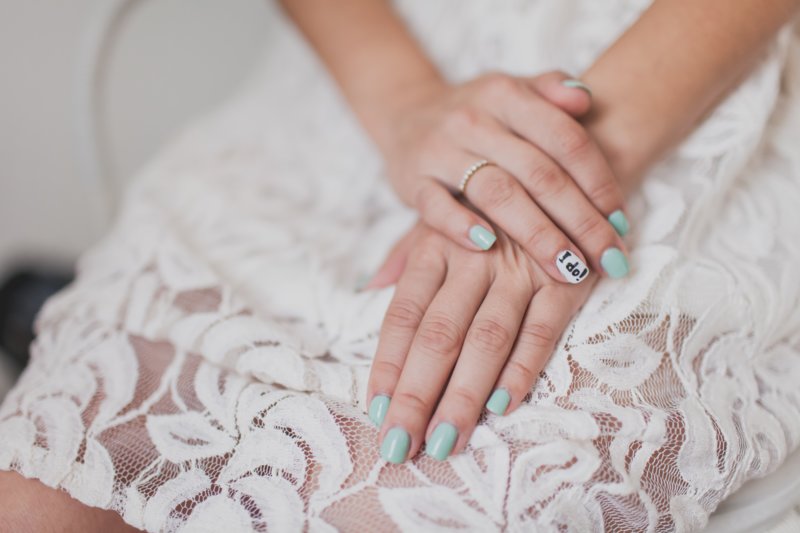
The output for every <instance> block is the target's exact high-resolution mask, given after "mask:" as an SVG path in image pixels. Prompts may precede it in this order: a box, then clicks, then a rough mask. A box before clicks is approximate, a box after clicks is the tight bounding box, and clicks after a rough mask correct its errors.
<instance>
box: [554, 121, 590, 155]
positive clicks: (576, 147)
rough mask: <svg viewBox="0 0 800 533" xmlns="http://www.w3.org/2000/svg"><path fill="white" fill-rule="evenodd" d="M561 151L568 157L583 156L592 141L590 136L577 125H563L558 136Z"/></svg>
mask: <svg viewBox="0 0 800 533" xmlns="http://www.w3.org/2000/svg"><path fill="white" fill-rule="evenodd" d="M558 138H559V142H560V147H561V151H562V152H563V153H564V155H565V156H566V157H567V158H569V159H576V158H579V157H581V156H583V155H584V154H585V153H586V151H587V150H588V149H589V146H590V145H591V143H592V139H591V137H589V134H588V133H586V131H585V130H584V129H583V128H581V127H580V126H578V125H573V124H569V125H567V126H565V127H564V128H563V129H562V130H561V132H560V134H559V136H558Z"/></svg>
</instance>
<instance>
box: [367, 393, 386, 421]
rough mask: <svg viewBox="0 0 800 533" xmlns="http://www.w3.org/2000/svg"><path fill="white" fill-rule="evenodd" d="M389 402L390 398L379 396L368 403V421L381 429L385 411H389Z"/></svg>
mask: <svg viewBox="0 0 800 533" xmlns="http://www.w3.org/2000/svg"><path fill="white" fill-rule="evenodd" d="M389 401H390V398H389V397H388V396H384V395H382V394H379V395H378V396H375V397H374V398H373V399H372V401H371V402H370V403H369V419H370V420H372V423H373V424H375V425H376V426H378V427H381V424H383V419H384V417H385V416H386V411H388V410H389Z"/></svg>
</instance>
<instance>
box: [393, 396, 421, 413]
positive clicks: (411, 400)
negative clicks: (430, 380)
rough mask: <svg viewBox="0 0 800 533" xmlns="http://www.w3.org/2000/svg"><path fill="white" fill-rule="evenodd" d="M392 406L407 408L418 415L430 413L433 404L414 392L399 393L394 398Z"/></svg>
mask: <svg viewBox="0 0 800 533" xmlns="http://www.w3.org/2000/svg"><path fill="white" fill-rule="evenodd" d="M392 404H393V405H400V406H405V407H407V408H408V409H409V410H411V411H413V412H417V413H423V414H424V413H428V412H430V410H431V402H430V401H428V400H426V399H425V398H423V397H422V395H420V394H419V393H417V392H414V391H407V390H404V391H399V392H397V393H395V395H394V396H392Z"/></svg>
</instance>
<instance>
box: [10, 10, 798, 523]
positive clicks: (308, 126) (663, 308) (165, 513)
mask: <svg viewBox="0 0 800 533" xmlns="http://www.w3.org/2000/svg"><path fill="white" fill-rule="evenodd" d="M644 7H646V2H642V1H638V2H637V1H621V0H614V1H608V2H602V3H600V2H589V1H588V0H564V1H560V2H541V1H534V0H512V1H509V2H504V3H495V2H492V3H489V2H481V1H478V0H437V1H436V2H418V1H415V0H403V1H402V2H398V9H399V10H400V11H401V13H402V14H403V15H404V16H405V17H406V18H407V20H408V21H409V24H410V26H411V27H412V29H413V30H414V31H415V32H416V33H417V34H418V35H419V37H420V39H421V41H423V43H424V44H425V46H426V47H427V48H428V49H429V51H430V53H431V54H432V57H434V58H435V60H436V61H437V62H438V63H439V64H440V65H442V67H443V69H444V70H445V72H446V73H447V75H448V76H450V77H452V78H453V79H464V78H468V77H470V76H473V75H475V74H478V73H480V72H483V71H486V70H490V69H494V70H503V71H507V72H512V73H526V72H535V71H540V70H544V69H549V68H562V69H566V70H572V71H575V72H579V71H580V70H582V69H583V68H585V67H586V66H587V65H589V64H590V63H591V61H592V60H593V59H594V58H595V57H596V56H597V55H598V54H599V53H600V52H601V51H602V49H603V48H604V47H605V46H606V45H608V44H609V43H610V42H612V41H613V40H614V39H615V38H616V36H618V35H619V33H621V32H622V31H623V30H624V28H625V27H626V26H627V25H628V24H630V23H632V22H633V21H634V20H635V19H636V17H637V16H638V15H639V13H640V12H641V10H642V9H643V8H644ZM273 30H274V31H273V32H272V33H271V39H272V41H273V42H272V43H271V46H270V52H269V53H268V54H267V57H266V58H265V61H264V64H263V66H262V68H261V69H260V70H259V72H258V73H257V74H256V75H255V76H254V77H253V79H252V80H251V82H250V83H249V84H248V85H247V87H246V88H245V89H244V90H242V91H241V92H240V93H239V94H237V95H236V97H235V98H233V99H232V101H231V102H230V103H229V104H228V105H226V106H225V107H224V108H223V109H220V110H219V111H217V112H216V113H214V114H212V115H210V116H208V117H206V118H205V119H203V120H202V121H199V122H198V123H196V124H194V125H193V126H192V127H191V128H189V129H188V130H187V131H186V133H185V134H184V135H183V136H182V137H181V138H180V139H179V140H178V141H176V142H175V143H174V144H173V145H172V146H170V147H168V149H166V150H165V152H164V153H163V154H162V155H161V156H160V157H159V158H158V159H156V160H155V161H154V162H153V163H152V164H151V165H150V166H149V167H148V168H147V169H145V170H144V172H143V173H142V176H140V178H139V180H137V182H136V183H135V184H134V186H133V187H132V188H131V189H130V191H129V192H128V195H127V198H126V202H125V206H124V209H123V211H122V213H121V215H120V218H119V220H118V221H117V223H116V225H115V227H114V228H113V229H112V230H111V231H110V233H109V235H108V236H107V238H106V239H105V240H104V241H103V242H101V243H99V244H98V245H97V246H96V247H95V248H94V249H93V250H91V251H90V252H88V253H87V254H86V255H85V256H84V257H83V258H82V260H81V262H80V265H79V267H80V268H79V270H80V275H79V277H78V279H77V281H76V282H75V283H74V284H73V285H72V286H71V287H69V288H68V289H67V290H65V291H63V292H62V293H61V294H59V295H58V296H57V297H55V298H53V299H51V300H50V301H49V302H48V304H47V305H46V307H45V309H44V311H43V312H42V314H41V316H40V317H39V321H38V331H39V336H38V340H37V341H36V343H35V346H34V358H33V361H32V363H31V365H30V367H29V368H28V370H27V371H26V372H25V374H24V376H23V378H22V379H21V381H20V382H19V383H18V384H17V386H16V388H15V390H14V391H13V392H12V393H11V394H10V395H9V396H8V398H7V399H6V401H5V403H4V404H3V406H2V408H0V469H12V470H16V471H18V472H20V473H22V474H23V475H25V476H28V477H35V478H39V479H41V480H42V481H43V482H44V483H46V484H47V485H49V486H52V487H59V488H61V489H63V490H66V491H67V492H68V493H69V494H71V495H72V496H73V497H75V498H77V499H79V500H81V501H83V502H85V503H87V504H89V505H92V506H98V507H104V508H110V509H114V510H115V511H117V512H119V513H120V514H121V515H122V516H123V517H124V519H125V520H126V521H127V522H129V523H130V524H132V525H134V526H136V527H139V528H143V529H147V530H149V531H179V530H182V531H206V530H207V531H219V530H223V529H224V530H226V531H266V530H273V531H296V530H301V529H308V530H310V531H335V530H343V531H364V530H367V531H373V530H382V531H391V530H403V531H406V530H409V531H410V530H420V531H439V530H450V529H460V530H469V531H494V530H508V531H533V530H536V531H581V532H583V531H602V530H608V531H623V530H625V531H664V532H666V531H673V530H677V531H696V530H698V529H700V528H701V527H702V526H703V525H704V524H705V522H706V520H707V517H708V515H709V513H710V512H711V511H713V509H714V508H715V507H716V506H717V505H718V504H719V502H720V501H721V500H722V499H723V498H724V497H725V496H726V495H728V494H730V493H731V492H732V491H734V490H736V488H737V487H739V486H740V485H741V484H742V483H744V482H745V481H746V480H748V479H751V478H753V477H757V476H761V475H764V474H766V473H768V472H770V471H771V470H774V469H775V468H777V467H778V466H779V465H780V463H781V462H782V460H783V459H784V458H785V457H786V456H787V454H788V453H789V452H791V451H792V450H793V449H795V448H797V446H798V443H800V389H798V387H797V383H800V306H798V305H797V304H798V301H800V277H798V276H797V272H796V265H797V264H800V248H799V247H798V244H797V243H798V242H800V218H798V217H800V214H798V210H797V205H800V179H798V176H800V156H798V154H796V149H795V147H794V146H792V140H793V139H796V131H794V132H793V131H792V129H791V128H792V126H794V127H795V128H796V127H797V125H798V124H800V110H799V109H798V104H797V103H795V104H792V101H791V99H790V96H792V95H795V96H796V95H797V94H798V92H797V88H798V87H800V74H798V72H796V71H795V70H793V69H792V68H790V65H791V64H792V62H791V61H790V60H789V59H787V56H788V55H790V54H794V55H793V57H794V58H795V60H796V59H798V58H800V55H797V54H798V50H800V44H799V43H798V40H797V38H796V37H794V35H793V34H792V33H791V32H790V31H788V30H787V31H786V32H784V33H783V34H782V35H781V36H780V38H779V39H778V40H777V42H776V43H775V45H774V46H773V47H772V49H771V50H770V52H769V53H768V54H767V55H766V56H765V58H764V59H763V61H762V63H761V64H760V66H759V67H758V69H757V70H756V71H755V72H754V73H753V74H752V76H751V77H750V78H749V79H748V80H747V81H746V82H744V83H743V84H742V85H741V86H740V87H739V89H738V90H737V91H736V92H735V93H733V94H732V95H731V96H730V97H729V98H728V99H727V100H726V101H725V102H724V103H723V104H722V105H721V106H720V107H719V108H718V109H717V110H716V112H715V113H714V114H713V115H712V116H711V117H710V118H709V119H708V120H707V121H706V122H705V123H704V124H703V125H702V126H701V127H700V128H699V129H698V130H697V131H696V132H695V133H694V134H693V135H692V136H691V138H689V139H688V140H687V141H686V142H685V143H684V144H683V145H682V146H681V147H680V148H679V149H678V150H677V151H676V153H675V154H674V155H673V156H671V157H670V158H669V159H668V160H667V161H664V162H663V163H662V164H660V165H659V166H658V167H657V168H655V169H654V170H653V171H652V172H651V175H650V176H649V177H648V180H647V182H646V184H645V185H644V187H643V189H642V191H641V193H640V194H639V195H638V196H637V197H636V198H635V199H634V201H633V204H632V207H631V211H632V214H633V217H632V218H633V220H634V222H635V224H634V232H633V234H632V236H631V238H632V249H633V254H632V264H633V265H634V271H633V273H632V276H631V278H630V279H629V280H626V281H622V282H619V281H611V280H604V281H603V282H602V283H600V284H599V285H598V287H597V289H596V291H595V292H594V294H593V295H592V297H591V299H590V300H589V301H588V303H587V304H586V305H585V306H584V308H583V309H582V311H581V312H580V313H579V315H578V316H577V317H576V319H575V320H574V321H573V323H572V324H571V326H570V328H569V329H568V331H567V332H566V333H565V335H564V337H563V338H562V340H561V342H560V343H559V346H558V349H557V350H556V352H555V353H554V355H553V357H552V359H551V361H550V363H549V364H548V366H547V367H546V369H545V370H544V372H543V373H542V376H541V379H540V381H539V382H538V383H537V384H536V386H535V388H534V390H533V391H532V392H531V396H530V401H528V402H526V403H525V404H523V406H521V407H520V408H519V409H518V410H517V411H515V412H514V413H512V414H510V415H509V416H505V417H497V416H494V415H489V416H486V417H485V419H483V420H482V422H481V424H480V425H479V427H478V429H477V430H476V431H475V433H474V435H473V437H472V439H471V441H470V445H469V447H468V449H467V450H466V452H465V453H462V454H460V455H458V456H456V457H452V458H450V459H449V460H448V461H446V462H437V461H434V460H432V459H430V458H428V457H426V456H424V455H422V456H418V457H416V458H415V459H414V460H412V461H409V462H407V463H406V464H404V465H389V464H387V463H385V462H383V461H382V460H380V458H379V456H378V452H377V445H376V442H375V439H376V430H375V428H374V427H372V425H371V424H370V422H369V420H368V419H367V417H366V415H365V413H364V394H365V385H366V378H367V375H368V371H369V365H370V361H371V358H372V355H373V352H374V349H375V346H376V340H377V333H378V329H379V326H380V321H381V318H382V314H383V311H384V310H385V308H386V306H387V304H388V301H389V299H390V297H391V289H387V290H384V291H377V292H372V293H358V292H356V291H354V289H353V287H354V286H355V284H356V280H357V279H358V278H359V276H360V275H363V274H365V273H368V272H370V271H372V270H373V269H375V268H376V267H377V265H378V264H379V263H380V260H381V259H382V257H383V256H384V254H385V253H386V251H387V250H388V248H389V247H390V246H391V244H392V243H393V241H394V240H395V239H396V238H397V237H398V236H399V235H400V234H402V232H403V231H404V230H405V229H406V228H407V227H408V226H409V224H410V223H411V221H412V220H413V215H412V214H411V213H409V212H408V211H407V210H406V209H404V208H403V207H401V206H400V205H398V204H397V202H396V201H395V200H394V199H393V197H392V195H391V193H390V192H389V191H388V189H387V186H386V185H385V180H383V179H382V171H381V164H380V160H379V159H378V156H377V154H376V153H375V152H374V150H373V148H372V147H371V145H370V144H369V142H368V140H367V139H366V138H365V137H364V136H363V134H362V133H361V131H360V130H359V128H358V125H357V124H356V123H355V121H354V119H353V117H352V116H351V115H350V113H349V112H348V110H347V108H346V106H345V105H344V103H343V102H342V101H341V98H340V96H339V95H338V94H337V93H336V91H335V90H334V88H333V86H332V85H331V82H330V81H329V80H328V79H327V77H326V75H325V74H324V72H323V71H322V69H321V67H320V65H319V64H318V62H317V61H316V60H315V59H314V58H313V56H312V55H311V54H310V52H309V51H308V49H307V48H306V46H305V44H304V43H303V42H302V41H301V40H300V39H299V38H298V37H297V35H296V34H295V33H294V30H293V29H292V28H291V27H290V26H289V25H288V23H287V22H286V21H284V20H283V19H282V18H281V16H280V15H279V14H278V13H276V14H275V17H274V24H273ZM287 62H291V64H292V68H291V69H286V68H285V64H286V63H287ZM794 64H795V65H797V64H800V62H798V61H794ZM781 82H783V83H781ZM795 101H796V100H795Z"/></svg>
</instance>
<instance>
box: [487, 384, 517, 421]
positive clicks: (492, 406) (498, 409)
mask: <svg viewBox="0 0 800 533" xmlns="http://www.w3.org/2000/svg"><path fill="white" fill-rule="evenodd" d="M509 402H511V396H510V395H509V394H508V391H507V390H505V389H495V390H494V392H493V393H492V395H491V396H490V397H489V401H488V402H486V408H487V409H488V410H489V411H491V412H493V413H494V414H496V415H502V414H503V413H505V412H506V409H508V404H509Z"/></svg>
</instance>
